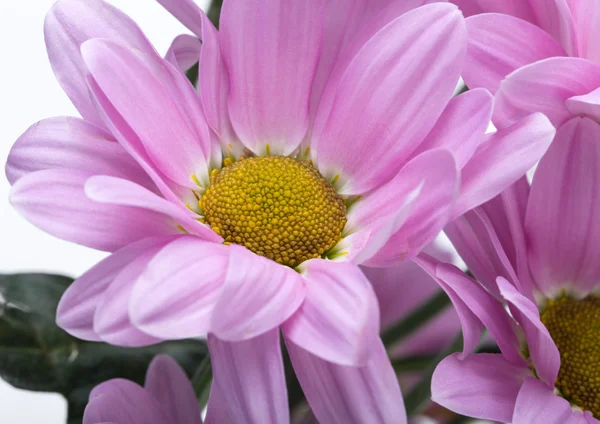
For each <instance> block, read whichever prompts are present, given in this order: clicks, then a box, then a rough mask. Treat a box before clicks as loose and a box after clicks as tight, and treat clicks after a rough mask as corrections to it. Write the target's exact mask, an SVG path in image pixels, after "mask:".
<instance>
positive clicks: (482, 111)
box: [416, 88, 494, 168]
mask: <svg viewBox="0 0 600 424" xmlns="http://www.w3.org/2000/svg"><path fill="white" fill-rule="evenodd" d="M493 102H494V98H493V97H492V95H491V94H490V93H489V92H488V91H486V90H484V89H481V88H476V89H474V90H469V91H467V92H466V93H464V94H461V95H459V96H456V97H455V98H453V99H452V100H450V102H449V103H448V105H446V109H444V111H443V112H442V115H441V116H440V117H439V119H438V120H437V122H436V124H435V126H434V127H433V129H432V130H431V132H430V133H429V134H428V135H427V137H426V138H425V141H423V143H421V144H420V145H419V148H418V149H417V153H416V155H418V154H420V153H422V152H424V151H426V150H431V149H436V148H445V149H448V150H449V151H450V152H451V153H452V154H453V155H454V159H455V160H456V165H457V166H458V167H459V168H462V167H463V166H465V164H466V163H467V162H468V161H469V159H471V156H473V153H475V150H477V147H478V146H479V143H481V141H482V140H483V136H484V134H485V132H486V130H487V128H488V126H489V124H490V119H491V117H492V108H493V105H494V104H493Z"/></svg>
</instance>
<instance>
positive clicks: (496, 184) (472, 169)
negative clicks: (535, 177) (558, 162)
mask: <svg viewBox="0 0 600 424" xmlns="http://www.w3.org/2000/svg"><path fill="white" fill-rule="evenodd" d="M555 133H556V131H555V129H554V127H553V126H552V124H551V123H550V121H549V120H548V119H547V118H546V117H545V116H544V115H542V114H541V113H535V114H533V115H530V116H528V117H527V118H524V119H521V120H520V121H519V122H517V123H515V124H514V125H511V126H510V127H508V128H505V129H503V130H500V131H498V132H497V133H494V134H491V135H490V136H488V137H487V139H486V140H485V141H484V142H483V143H482V144H481V146H479V148H478V149H477V151H476V152H475V154H474V155H473V157H472V158H471V160H470V161H469V163H468V164H467V165H466V166H465V167H464V168H463V169H462V171H461V183H462V184H461V188H460V196H459V197H458V199H457V201H456V204H455V205H454V209H453V211H452V215H453V217H459V216H461V215H462V214H464V213H465V212H466V211H468V210H470V209H473V208H474V207H476V206H479V205H481V204H482V203H484V202H486V201H488V200H490V199H492V198H494V197H495V196H497V195H498V194H500V193H501V192H502V191H503V190H504V189H506V188H508V187H509V186H511V185H512V184H514V183H515V182H517V180H518V179H519V178H521V177H522V176H524V175H525V173H526V172H527V171H529V170H530V169H531V168H532V167H533V166H534V165H535V164H536V163H537V162H538V161H539V160H540V159H541V157H542V156H543V154H544V153H545V152H546V150H547V149H548V147H549V146H550V143H551V142H552V139H553V138H554V134H555Z"/></svg>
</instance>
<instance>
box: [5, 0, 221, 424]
mask: <svg viewBox="0 0 600 424" xmlns="http://www.w3.org/2000/svg"><path fill="white" fill-rule="evenodd" d="M81 1H85V0H81ZM108 1H109V3H112V4H114V5H115V6H117V7H119V8H120V9H121V10H123V11H125V12H126V13H127V14H128V15H129V16H131V17H132V18H133V19H134V20H135V21H136V22H137V23H138V24H139V25H140V26H141V27H142V29H143V30H144V31H145V33H146V35H147V36H148V38H150V40H151V41H152V42H153V43H154V45H155V46H156V47H157V49H158V50H159V51H160V52H162V53H165V52H166V51H167V49H168V47H169V45H170V43H171V40H172V39H173V38H175V36H176V35H178V34H181V33H184V32H188V31H187V30H186V29H185V28H184V27H183V26H182V25H181V24H180V23H179V22H178V21H176V20H175V19H174V18H173V17H172V16H171V15H169V13H168V12H167V11H166V10H164V9H163V8H162V7H161V6H160V5H159V4H158V3H157V2H156V1H154V0H108ZM196 1H197V2H198V4H199V5H200V6H201V7H203V8H204V7H205V5H206V4H208V2H209V1H208V0H196ZM53 3H54V0H28V1H8V0H1V1H0V54H1V59H0V165H1V168H2V172H0V273H9V272H20V271H45V272H56V273H62V274H67V275H71V276H76V275H78V274H81V273H82V272H83V271H85V270H86V269H87V268H89V267H90V266H91V265H93V264H95V263H96V262H98V261H99V260H100V259H101V258H103V257H104V254H103V253H101V252H97V251H93V250H91V249H87V248H85V247H81V246H77V245H75V244H71V243H67V242H64V241H62V240H58V239H56V238H54V237H51V236H49V235H47V234H45V233H43V232H41V231H40V230H38V229H36V228H35V227H33V226H32V225H31V224H29V223H28V222H26V221H25V220H24V219H22V218H21V217H20V216H19V215H18V214H17V213H16V212H15V211H14V210H12V208H11V206H10V205H9V202H8V193H9V188H10V186H9V184H8V182H7V181H6V178H5V177H4V171H3V169H4V163H5V162H6V157H7V156H8V152H9V150H10V147H11V145H12V144H13V143H14V141H15V140H16V139H17V138H18V137H19V136H20V135H21V134H22V133H23V132H24V131H25V130H26V129H27V128H28V127H29V126H30V125H31V124H33V123H34V122H37V121H39V120H41V119H44V118H48V117H51V116H57V115H74V116H77V112H76V110H75V108H74V107H73V106H72V105H71V103H70V101H69V99H68V98H67V96H66V95H65V94H64V93H63V92H62V90H61V88H60V86H59V85H58V83H57V82H56V80H55V79H54V75H53V73H52V70H51V69H50V65H49V63H48V58H47V55H46V50H45V46H44V36H43V23H44V16H45V14H46V12H47V11H48V9H50V7H51V6H52V4H53ZM65 417H66V404H65V402H64V401H63V399H62V397H61V396H60V395H52V394H42V393H32V392H26V391H22V390H17V389H14V388H12V387H11V386H9V385H8V384H6V383H4V382H2V380H0V423H2V424H37V423H40V424H42V423H43V424H64V423H65Z"/></svg>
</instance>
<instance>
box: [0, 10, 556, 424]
mask: <svg viewBox="0 0 600 424" xmlns="http://www.w3.org/2000/svg"><path fill="white" fill-rule="evenodd" d="M162 3H163V4H164V5H165V6H167V7H168V8H169V9H170V10H171V11H173V13H174V14H175V15H176V16H178V17H179V18H180V19H181V21H182V22H183V23H185V24H186V25H188V27H189V28H190V29H191V30H192V31H194V32H195V34H196V35H197V36H198V37H199V38H200V39H201V40H202V43H201V44H200V42H199V41H198V40H197V39H194V38H192V37H189V36H182V37H179V38H178V39H176V40H175V42H174V44H173V47H172V49H171V50H170V52H169V53H168V54H167V56H166V60H164V59H162V58H161V57H160V56H159V55H158V54H157V53H156V51H155V50H154V48H153V47H152V46H151V45H150V43H149V42H148V40H147V39H146V38H145V36H144V35H143V34H142V32H141V31H140V30H139V28H138V27H137V26H136V25H135V24H134V23H133V22H132V21H131V20H130V19H129V18H128V17H126V16H125V15H123V14H122V13H121V12H119V11H118V10H117V9H115V8H113V7H111V6H110V5H108V4H106V3H104V2H102V1H100V0H88V1H78V0H59V1H58V2H57V3H56V5H55V6H54V7H53V8H52V10H51V11H50V13H49V15H48V18H47V20H46V27H45V35H46V41H47V45H48V52H49V56H50V60H51V64H52V66H53V69H54V71H55V73H56V75H57V78H58V80H59V82H60V83H61V85H62V86H63V87H64V89H65V91H66V92H67V94H68V95H69V96H70V97H71V99H72V100H73V103H74V104H75V106H76V107H77V108H78V110H79V111H80V113H81V115H82V116H83V118H84V119H83V120H82V119H78V118H53V119H49V120H45V121H42V122H40V123H38V124H36V125H34V126H33V127H31V128H30V129H29V130H28V131H27V132H26V133H25V134H24V135H23V136H22V137H21V138H20V139H19V140H18V141H17V143H16V144H15V146H14V148H13V149H12V151H11V154H10V156H9V159H8V163H7V167H6V173H7V176H8V179H9V181H10V182H11V183H12V184H13V189H12V191H11V202H12V203H13V205H14V206H15V207H16V208H17V209H18V210H19V211H20V212H21V213H22V214H23V215H24V216H25V217H26V218H27V219H28V220H30V221H31V222H32V223H34V224H35V225H37V226H38V227H40V228H42V229H43V230H45V231H47V232H49V233H51V234H53V235H55V236H58V237H61V238H64V239H67V240H71V241H74V242H77V243H80V244H83V245H86V246H89V247H93V248H97V249H103V250H106V251H110V252H112V255H111V256H110V257H109V258H107V259H106V260H104V261H102V262H101V263H99V264H98V265H96V266H95V267H94V268H92V269H91V270H89V271H88V272H87V273H85V274H84V275H83V276H81V277H80V278H79V279H78V280H77V281H76V282H75V283H74V284H73V285H72V286H71V287H70V288H69V290H68V291H67V292H66V294H65V296H64V297H63V299H62V301H61V303H60V305H59V310H58V322H59V324H60V325H61V326H62V327H63V328H65V329H66V330H67V331H69V332H70V333H71V334H73V335H75V336H77V337H80V338H83V339H87V340H104V341H107V342H109V343H114V344H120V345H127V346H141V345H146V344H151V343H155V342H158V341H160V340H164V339H174V338H185V337H195V336H200V335H204V334H207V333H208V344H209V347H210V350H211V356H212V358H213V369H214V384H215V387H216V388H217V389H220V393H223V397H224V403H225V405H226V407H227V410H228V414H229V416H230V418H231V420H232V421H233V422H244V423H266V422H269V423H270V422H276V423H285V422H287V421H288V420H289V413H288V411H287V400H286V397H287V396H286V386H285V381H284V375H283V367H282V363H281V350H280V340H279V333H280V331H281V332H282V333H283V335H284V338H285V341H286V345H287V348H288V351H289V353H290V356H291V358H292V361H293V365H294V368H295V370H296V372H297V374H298V377H299V380H300V382H301V384H302V386H303V389H304V391H305V394H306V396H307V398H308V400H309V402H310V403H311V407H312V409H313V411H314V412H315V415H316V416H317V418H318V419H319V420H321V421H322V422H344V423H350V422H356V423H359V422H360V423H372V422H393V423H398V422H403V421H404V420H405V415H404V410H403V405H402V397H401V395H400V390H399V387H398V383H397V380H396V377H395V375H394V373H393V370H392V368H391V365H390V363H389V360H388V358H387V355H386V352H385V350H384V348H383V345H382V343H381V341H380V340H379V336H378V333H379V312H378V307H377V300H376V297H375V294H374V292H373V289H372V287H371V285H370V283H369V281H368V280H367V278H366V277H365V276H364V274H363V273H362V272H361V271H360V269H359V268H358V266H357V265H358V264H367V265H372V266H373V265H377V266H380V265H391V264H396V263H398V262H399V261H400V260H402V259H409V258H412V257H414V256H415V255H416V254H417V253H418V252H419V251H420V250H421V249H422V248H423V246H425V245H426V244H427V243H428V242H429V241H431V239H432V238H433V237H434V236H435V235H436V234H437V233H438V232H439V230H440V229H441V228H442V227H443V226H444V225H445V224H446V223H447V222H448V220H450V219H452V218H454V217H456V216H459V215H462V213H464V212H465V211H467V210H469V209H471V208H473V207H475V206H477V205H479V204H481V203H482V202H485V201H487V200H489V199H490V198H492V197H494V196H495V195H497V194H498V193H500V192H501V191H502V190H503V189H504V188H506V187H507V186H508V185H510V184H512V183H514V182H515V181H516V180H517V179H518V178H519V177H521V176H522V175H523V174H524V173H525V171H526V170H527V169H529V168H530V167H531V166H532V165H533V164H534V163H535V162H536V161H537V160H538V159H539V157H540V156H541V155H542V154H543V153H544V152H545V150H546V149H547V147H548V145H549V142H550V140H551V139H552V137H553V136H554V128H553V127H552V125H550V123H549V122H548V120H547V119H546V118H545V117H544V116H543V115H541V114H533V115H531V116H528V117H526V118H525V119H523V120H520V121H519V122H517V123H515V124H514V125H513V126H511V127H510V128H507V129H506V130H503V131H501V132H499V133H496V134H493V135H489V136H484V132H485V129H486V127H487V124H488V120H489V117H490V114H491V111H492V99H491V96H490V95H489V93H487V92H486V91H485V90H473V91H471V92H469V93H466V94H463V95H461V96H458V97H456V98H455V99H452V100H450V99H451V96H452V93H453V91H454V87H455V84H456V81H457V80H458V77H459V74H460V72H461V68H462V64H463V59H464V54H465V49H466V31H465V27H464V20H463V18H462V16H461V14H460V12H459V11H458V10H457V9H456V7H455V6H453V5H449V4H440V3H436V4H431V5H424V6H422V4H423V3H425V2H424V1H422V0H421V1H416V0H415V1H408V2H407V1H395V2H383V3H382V4H378V5H377V7H373V3H371V2H364V3H360V4H359V5H356V4H354V3H352V2H348V1H339V2H325V1H323V0H310V1H303V2H297V1H292V0H289V1H277V0H268V1H257V0H243V1H241V0H240V1H235V0H229V1H226V2H225V3H224V6H223V11H222V18H221V23H222V28H221V31H220V32H217V31H216V29H215V28H214V27H213V26H212V25H211V24H210V22H209V21H208V20H207V18H206V16H205V15H204V14H203V13H202V12H201V11H200V9H198V8H197V7H196V6H195V5H194V4H193V3H192V2H191V1H189V0H181V1H163V2H162ZM357 6H360V7H357ZM418 6H421V7H418ZM340 17H342V18H343V19H340ZM346 18H347V19H346ZM194 56H196V57H198V58H199V61H200V81H199V87H198V92H196V91H195V90H194V88H193V87H192V85H191V84H189V82H188V81H187V80H186V78H185V76H184V75H183V73H182V72H181V71H180V69H179V67H183V68H186V67H188V66H189V65H190V64H191V63H193V62H194V59H193V57H194ZM308 159H311V160H312V162H309V161H308ZM459 176H460V179H461V182H462V185H461V186H460V188H459V184H458V182H459Z"/></svg>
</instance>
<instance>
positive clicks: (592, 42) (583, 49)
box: [570, 0, 600, 63]
mask: <svg viewBox="0 0 600 424" xmlns="http://www.w3.org/2000/svg"><path fill="white" fill-rule="evenodd" d="M570 8H571V13H572V15H573V21H574V27H575V28H576V31H575V32H576V35H577V47H578V56H579V57H585V58H586V59H589V60H591V61H593V62H596V63H600V48H599V47H598V43H597V41H596V40H598V39H599V38H600V32H599V31H600V3H598V2H597V1H596V0H575V1H571V4H570Z"/></svg>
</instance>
